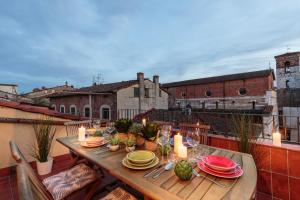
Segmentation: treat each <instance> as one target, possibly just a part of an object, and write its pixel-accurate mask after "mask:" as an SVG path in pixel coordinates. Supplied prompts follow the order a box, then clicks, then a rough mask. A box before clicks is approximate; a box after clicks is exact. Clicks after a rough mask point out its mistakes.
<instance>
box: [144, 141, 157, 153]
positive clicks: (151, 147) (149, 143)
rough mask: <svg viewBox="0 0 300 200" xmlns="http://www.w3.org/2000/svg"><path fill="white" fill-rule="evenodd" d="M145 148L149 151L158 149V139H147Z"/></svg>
mask: <svg viewBox="0 0 300 200" xmlns="http://www.w3.org/2000/svg"><path fill="white" fill-rule="evenodd" d="M145 149H146V150H149V151H155V150H156V149H157V143H156V141H148V140H146V141H145Z"/></svg>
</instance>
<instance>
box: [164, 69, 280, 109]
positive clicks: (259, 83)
mask: <svg viewBox="0 0 300 200" xmlns="http://www.w3.org/2000/svg"><path fill="white" fill-rule="evenodd" d="M274 80H275V76H274V72H273V70H271V69H268V70H262V71H254V72H247V73H240V74H231V75H224V76H216V77H209V78H201V79H193V80H186V81H180V82H173V83H166V84H163V85H162V87H163V88H164V89H166V90H167V91H168V93H169V107H170V108H184V107H185V106H186V105H187V104H190V105H191V106H192V108H194V109H195V108H196V109H252V108H255V109H259V108H263V107H264V106H266V105H269V104H270V103H271V102H270V101H272V99H274V97H275V92H274V85H273V82H274Z"/></svg>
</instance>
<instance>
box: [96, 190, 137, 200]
mask: <svg viewBox="0 0 300 200" xmlns="http://www.w3.org/2000/svg"><path fill="white" fill-rule="evenodd" d="M136 199H137V198H135V197H134V196H133V195H132V194H130V193H128V192H127V191H126V190H124V189H122V188H120V187H118V188H116V189H114V190H113V191H111V192H110V193H108V194H107V195H106V196H105V197H102V198H101V199H99V200H136Z"/></svg>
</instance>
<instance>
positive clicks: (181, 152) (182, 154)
mask: <svg viewBox="0 0 300 200" xmlns="http://www.w3.org/2000/svg"><path fill="white" fill-rule="evenodd" d="M177 155H178V158H180V159H186V158H187V147H186V146H184V145H183V144H181V145H180V146H179V147H178V154H177Z"/></svg>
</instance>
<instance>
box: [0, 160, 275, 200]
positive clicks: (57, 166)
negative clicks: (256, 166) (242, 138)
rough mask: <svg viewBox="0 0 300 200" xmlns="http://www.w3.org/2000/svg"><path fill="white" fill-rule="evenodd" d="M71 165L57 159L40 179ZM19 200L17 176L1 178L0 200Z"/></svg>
mask: <svg viewBox="0 0 300 200" xmlns="http://www.w3.org/2000/svg"><path fill="white" fill-rule="evenodd" d="M70 165H71V159H70V158H69V157H68V156H63V159H62V158H61V159H55V160H54V163H53V170H52V173H51V174H49V175H46V176H43V177H40V178H41V179H44V178H46V177H48V176H51V175H54V174H57V173H59V172H61V171H63V170H66V169H68V168H69V166H70ZM32 166H33V168H34V169H35V165H34V164H32ZM114 180H115V179H114V178H113V177H111V176H110V175H108V174H107V175H106V176H105V178H104V180H103V182H102V184H103V185H106V184H109V183H112V182H113V181H114ZM84 192H85V191H82V192H81V193H79V194H78V195H76V197H74V198H73V199H82V197H83V196H84ZM100 196H101V194H100V193H99V194H96V195H95V197H94V198H93V199H98V198H99V197H100ZM17 199H18V192H17V178H16V175H15V174H13V175H10V176H5V177H0V200H17ZM256 199H258V200H271V199H272V198H271V197H270V196H269V195H264V194H263V193H259V192H258V193H257V196H256Z"/></svg>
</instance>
